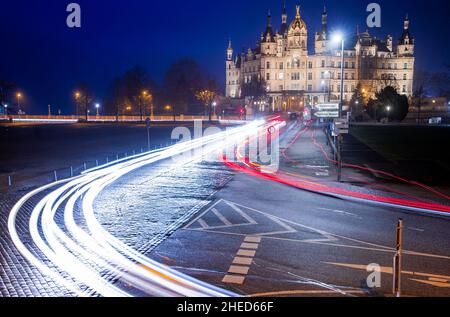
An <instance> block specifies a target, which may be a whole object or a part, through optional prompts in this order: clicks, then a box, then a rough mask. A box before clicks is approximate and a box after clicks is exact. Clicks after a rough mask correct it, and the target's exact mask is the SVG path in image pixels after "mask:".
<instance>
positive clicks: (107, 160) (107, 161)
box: [106, 156, 109, 164]
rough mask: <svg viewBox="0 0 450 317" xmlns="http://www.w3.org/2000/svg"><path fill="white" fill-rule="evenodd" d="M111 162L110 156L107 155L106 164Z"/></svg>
mask: <svg viewBox="0 0 450 317" xmlns="http://www.w3.org/2000/svg"><path fill="white" fill-rule="evenodd" d="M108 163H109V157H108V156H107V157H106V164H108Z"/></svg>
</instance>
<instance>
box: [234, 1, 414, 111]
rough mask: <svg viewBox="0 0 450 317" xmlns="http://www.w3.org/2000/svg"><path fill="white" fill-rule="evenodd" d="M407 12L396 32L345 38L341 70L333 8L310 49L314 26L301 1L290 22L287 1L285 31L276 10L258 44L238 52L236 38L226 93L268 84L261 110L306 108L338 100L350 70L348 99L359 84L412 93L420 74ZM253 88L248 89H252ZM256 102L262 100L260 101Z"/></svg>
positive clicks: (238, 94) (366, 89)
mask: <svg viewBox="0 0 450 317" xmlns="http://www.w3.org/2000/svg"><path fill="white" fill-rule="evenodd" d="M409 24H410V21H409V19H408V17H406V19H405V21H404V26H403V32H402V34H401V36H400V37H399V38H398V41H397V45H394V38H393V37H392V36H391V35H388V36H386V38H385V39H384V40H380V39H377V38H375V37H373V36H371V35H370V34H369V32H368V31H366V32H364V33H360V32H359V31H357V32H356V34H355V35H354V36H352V37H347V38H346V39H345V43H346V45H345V46H346V47H345V51H344V69H345V71H344V74H341V46H340V45H339V43H332V41H331V39H330V37H331V35H330V33H329V29H328V13H327V10H326V8H325V9H324V12H323V13H322V27H321V30H320V31H319V32H317V33H315V35H314V37H315V38H314V43H315V45H314V53H313V54H310V53H309V51H308V27H307V25H306V23H305V21H304V20H303V19H302V16H301V11H300V6H297V8H296V15H295V18H294V19H293V21H292V22H291V23H290V24H289V25H288V14H287V10H286V6H285V5H284V7H283V13H282V16H281V27H280V31H278V32H275V31H274V28H273V25H272V16H271V14H270V12H269V14H268V16H267V27H266V30H265V31H264V32H263V33H262V34H261V37H260V38H259V40H258V44H257V46H256V47H255V48H249V49H248V50H247V51H246V52H242V53H239V54H235V53H234V50H233V47H232V42H231V41H230V42H229V44H228V49H227V61H226V96H227V97H230V98H245V97H249V96H246V91H247V90H248V89H245V87H248V86H251V84H252V83H253V84H255V82H257V83H260V84H262V85H264V87H265V89H266V92H267V97H266V98H267V101H266V102H258V104H257V107H258V108H259V109H257V110H259V111H302V110H303V108H304V106H305V105H314V104H317V103H328V102H338V101H339V98H340V91H341V76H344V87H343V89H344V100H345V101H346V102H347V103H348V102H349V101H350V99H351V97H352V95H353V93H354V92H355V90H356V88H357V86H358V84H361V87H362V88H361V89H362V92H363V93H364V94H367V97H368V98H369V97H372V96H373V95H374V94H375V93H376V92H377V91H379V90H381V88H384V87H385V86H388V85H391V86H394V87H395V88H396V89H397V90H398V92H399V93H401V94H404V95H407V96H408V97H411V96H412V94H413V78H414V63H415V58H414V44H415V43H414V37H413V36H412V35H411V33H410V30H409V26H410V25H409ZM247 94H248V93H247ZM255 104H256V103H255Z"/></svg>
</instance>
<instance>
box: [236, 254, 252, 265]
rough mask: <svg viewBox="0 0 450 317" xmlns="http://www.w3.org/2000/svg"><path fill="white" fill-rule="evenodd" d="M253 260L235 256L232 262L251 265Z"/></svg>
mask: <svg viewBox="0 0 450 317" xmlns="http://www.w3.org/2000/svg"><path fill="white" fill-rule="evenodd" d="M252 262H253V259H252V258H243V257H239V256H237V257H235V258H234V260H233V264H241V265H251V264H252Z"/></svg>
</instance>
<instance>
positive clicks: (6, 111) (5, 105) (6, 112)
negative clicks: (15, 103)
mask: <svg viewBox="0 0 450 317" xmlns="http://www.w3.org/2000/svg"><path fill="white" fill-rule="evenodd" d="M3 107H5V116H6V117H7V116H8V105H7V104H4V105H3Z"/></svg>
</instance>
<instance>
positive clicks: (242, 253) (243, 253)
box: [237, 250, 256, 257]
mask: <svg viewBox="0 0 450 317" xmlns="http://www.w3.org/2000/svg"><path fill="white" fill-rule="evenodd" d="M237 255H238V256H249V257H254V256H255V255H256V251H251V250H239V251H238V253H237Z"/></svg>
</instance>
